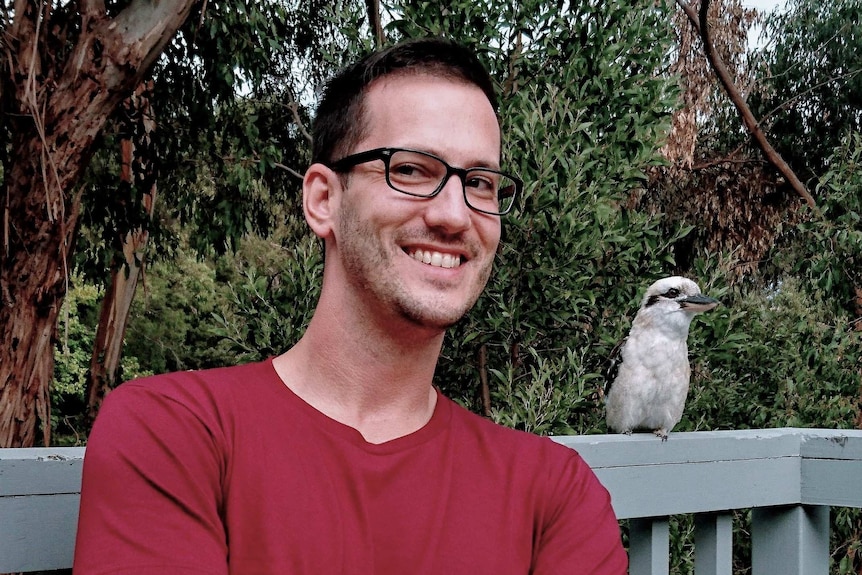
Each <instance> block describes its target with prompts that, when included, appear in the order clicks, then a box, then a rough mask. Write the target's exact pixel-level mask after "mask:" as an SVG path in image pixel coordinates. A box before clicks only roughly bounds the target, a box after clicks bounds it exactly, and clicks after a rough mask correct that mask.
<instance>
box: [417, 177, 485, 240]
mask: <svg viewBox="0 0 862 575" xmlns="http://www.w3.org/2000/svg"><path fill="white" fill-rule="evenodd" d="M464 186H465V183H464V176H463V175H461V174H457V173H450V174H449V175H448V176H447V177H446V180H445V181H444V182H443V188H442V189H441V190H440V193H438V194H437V195H436V196H434V197H433V198H431V199H430V200H429V201H428V206H427V209H426V211H425V220H426V222H428V225H429V226H432V227H441V228H445V229H446V230H447V231H449V232H460V231H463V230H465V229H468V228H469V227H470V226H471V225H472V217H473V213H472V212H473V210H472V209H471V208H470V206H468V205H467V201H466V198H465V197H464Z"/></svg>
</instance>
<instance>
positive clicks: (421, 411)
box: [274, 307, 443, 443]
mask: <svg viewBox="0 0 862 575" xmlns="http://www.w3.org/2000/svg"><path fill="white" fill-rule="evenodd" d="M320 309H321V308H320V307H319V308H318V312H320ZM349 321H350V320H349V319H347V321H345V318H344V317H340V318H336V317H327V316H326V314H325V312H324V313H322V314H316V315H315V317H314V318H313V319H312V321H311V324H310V325H309V327H308V330H307V331H306V333H305V335H304V336H303V338H302V339H301V340H300V341H299V342H298V343H297V344H296V345H295V346H294V347H293V348H291V349H290V350H288V351H287V352H286V353H284V354H282V355H280V356H279V357H277V358H276V359H275V361H274V366H275V369H276V372H277V373H278V375H279V376H280V377H281V379H282V381H283V382H284V383H285V385H287V386H288V387H289V388H290V389H291V390H292V391H293V392H294V393H296V395H298V396H299V397H300V398H301V399H303V400H304V401H305V402H306V403H308V404H309V405H311V406H312V407H314V408H315V409H317V410H318V411H320V412H321V413H323V414H324V415H327V416H328V417H330V418H332V419H334V420H336V421H338V422H340V423H343V424H345V425H348V426H350V427H353V428H354V429H356V430H358V431H359V432H360V433H361V434H362V435H363V437H365V439H366V441H368V442H370V443H383V442H385V441H389V440H391V439H396V438H398V437H402V436H404V435H408V434H410V433H412V432H414V431H416V430H418V429H420V428H421V427H422V426H424V425H425V424H426V423H427V422H428V421H429V420H430V419H431V416H432V415H433V413H434V407H435V405H436V400H437V393H436V391H435V390H434V388H433V386H432V380H433V376H434V368H435V367H436V364H437V358H438V356H439V354H440V348H441V346H442V343H443V333H442V332H441V333H433V332H429V331H428V330H422V329H409V328H408V327H405V329H404V330H400V331H399V332H398V333H393V332H392V331H385V330H383V329H375V328H374V326H364V329H358V328H357V326H355V325H354V326H351V325H350V324H349ZM357 334H361V335H360V336H359V337H358V338H357Z"/></svg>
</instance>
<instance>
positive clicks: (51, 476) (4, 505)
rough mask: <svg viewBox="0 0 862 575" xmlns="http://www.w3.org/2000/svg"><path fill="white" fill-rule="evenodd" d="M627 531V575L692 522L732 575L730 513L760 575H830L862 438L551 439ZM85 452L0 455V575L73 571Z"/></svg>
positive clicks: (710, 569) (661, 562) (715, 573)
mask: <svg viewBox="0 0 862 575" xmlns="http://www.w3.org/2000/svg"><path fill="white" fill-rule="evenodd" d="M554 440H555V441H558V442H560V443H562V444H564V445H567V446H569V447H572V448H574V449H576V450H577V451H578V452H580V453H581V455H582V456H583V457H584V459H586V460H587V462H588V463H589V464H590V465H591V466H592V467H593V469H595V471H596V473H597V474H598V476H599V478H600V479H601V481H602V483H604V484H605V486H606V487H607V488H608V490H609V491H610V492H611V496H612V498H613V504H614V509H615V510H616V512H617V515H618V517H619V518H620V519H621V520H625V521H628V524H629V537H630V548H629V558H630V563H631V567H630V573H631V575H664V574H667V573H669V547H668V545H669V530H668V524H669V522H668V519H669V517H670V516H673V515H680V514H694V515H695V518H694V524H695V543H694V549H695V573H696V574H697V575H730V574H731V559H732V557H731V548H732V533H733V518H732V511H733V510H736V509H752V525H751V546H752V565H751V571H750V572H751V574H752V575H776V574H781V575H826V574H827V573H828V564H829V552H830V550H829V509H830V507H862V431H842V430H821V429H756V430H746V431H713V432H696V433H672V434H671V436H670V440H668V441H666V442H662V441H660V440H659V439H658V438H656V437H654V436H652V435H649V434H644V435H633V436H631V437H628V436H623V435H596V436H578V437H574V436H573V437H568V436H566V437H555V438H554ZM83 456H84V449H83V448H34V449H0V573H7V572H27V571H41V570H52V569H63V568H68V567H71V564H72V553H73V545H74V541H75V526H76V521H77V515H78V498H79V489H80V482H81V465H82V461H83Z"/></svg>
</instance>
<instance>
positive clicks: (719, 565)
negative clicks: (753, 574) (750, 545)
mask: <svg viewBox="0 0 862 575" xmlns="http://www.w3.org/2000/svg"><path fill="white" fill-rule="evenodd" d="M694 572H695V575H732V572H733V515H732V514H730V513H703V514H700V515H696V516H695V518H694Z"/></svg>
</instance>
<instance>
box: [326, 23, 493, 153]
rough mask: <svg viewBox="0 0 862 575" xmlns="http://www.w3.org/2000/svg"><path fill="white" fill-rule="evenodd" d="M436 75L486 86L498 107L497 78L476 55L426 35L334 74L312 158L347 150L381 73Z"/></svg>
mask: <svg viewBox="0 0 862 575" xmlns="http://www.w3.org/2000/svg"><path fill="white" fill-rule="evenodd" d="M396 74H398V75H407V74H430V75H432V76H439V77H442V78H451V79H453V80H459V81H463V82H465V83H468V84H473V85H475V86H477V87H478V88H480V89H481V90H482V91H483V92H484V93H485V95H486V96H487V97H488V101H489V102H490V103H491V106H492V107H493V109H494V111H495V112H496V111H497V96H496V94H495V92H494V81H493V80H492V79H491V76H490V75H489V74H488V71H487V70H486V69H485V67H484V66H483V65H482V63H481V62H480V61H479V59H478V58H477V57H476V54H475V53H474V52H473V51H472V50H470V49H468V48H466V47H465V46H462V45H461V44H458V43H457V42H454V41H452V40H448V39H445V38H420V39H413V40H407V41H404V42H401V43H399V44H396V45H394V46H391V47H389V48H386V49H383V50H380V51H377V52H373V53H371V54H369V55H367V56H366V57H364V58H363V59H362V60H360V61H358V62H357V63H355V64H353V65H351V66H348V67H347V68H345V69H344V70H342V71H341V72H339V73H338V74H337V75H336V76H334V77H333V78H332V79H330V80H329V81H328V82H327V83H326V86H325V87H324V91H323V97H322V98H321V101H320V104H319V105H318V108H317V114H316V116H315V119H314V123H313V125H312V137H313V145H312V155H311V161H312V163H316V162H320V163H323V164H328V163H331V162H333V161H335V160H338V159H340V158H341V157H342V156H345V155H347V154H348V153H349V152H350V151H351V150H352V149H353V147H354V146H355V145H356V144H357V143H358V142H359V141H360V140H362V138H363V137H364V135H365V133H366V130H367V129H368V125H367V118H366V117H365V105H364V103H365V94H366V92H367V90H368V87H369V86H370V85H371V84H372V83H373V82H374V81H375V80H377V79H378V78H382V77H384V76H390V75H396Z"/></svg>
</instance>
